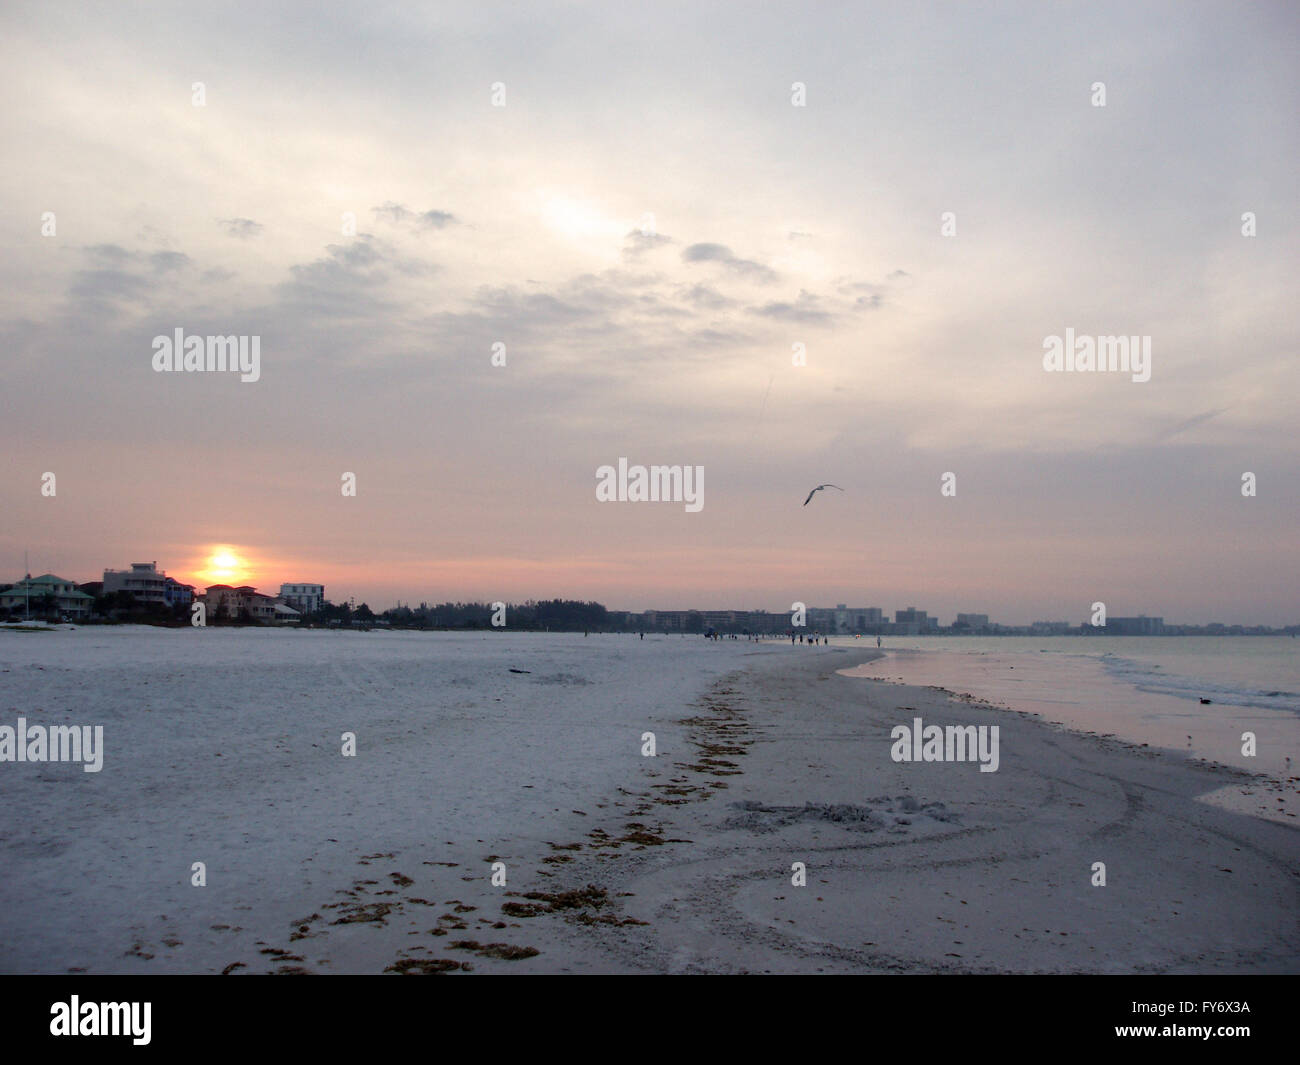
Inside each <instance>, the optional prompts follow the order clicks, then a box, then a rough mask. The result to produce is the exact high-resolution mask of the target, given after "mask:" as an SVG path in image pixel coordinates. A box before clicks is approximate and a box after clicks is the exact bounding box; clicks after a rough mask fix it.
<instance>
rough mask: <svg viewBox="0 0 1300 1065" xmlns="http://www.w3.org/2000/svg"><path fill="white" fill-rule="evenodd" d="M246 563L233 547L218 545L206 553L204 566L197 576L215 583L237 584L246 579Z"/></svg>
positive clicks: (247, 569) (247, 571)
mask: <svg viewBox="0 0 1300 1065" xmlns="http://www.w3.org/2000/svg"><path fill="white" fill-rule="evenodd" d="M248 575H249V568H248V563H247V562H245V561H244V559H242V558H241V557H240V556H239V554H238V553H237V551H236V550H235V548H233V547H230V546H228V545H225V544H223V545H220V546H217V547H214V548H213V549H212V553H211V554H210V555H208V558H207V561H206V564H205V568H204V569H202V570H200V571H199V572H198V576H199V577H201V578H203V579H204V580H207V581H212V582H213V583H215V584H237V583H240V582H243V581H245V580H247V579H248Z"/></svg>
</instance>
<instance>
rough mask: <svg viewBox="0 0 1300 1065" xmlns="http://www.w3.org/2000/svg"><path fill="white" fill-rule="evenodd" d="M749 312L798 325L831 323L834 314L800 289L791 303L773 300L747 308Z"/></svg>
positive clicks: (810, 294) (811, 295) (833, 319)
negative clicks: (825, 309)
mask: <svg viewBox="0 0 1300 1065" xmlns="http://www.w3.org/2000/svg"><path fill="white" fill-rule="evenodd" d="M749 311H750V313H751V314H757V315H761V316H762V317H764V318H775V319H778V320H780V321H783V322H798V323H799V324H800V325H833V324H834V322H835V316H834V315H833V314H831V313H830V312H828V311H824V310H822V308H821V307H820V306H818V300H817V297H816V296H814V295H813V294H812V293H811V292H807V291H801V292H800V293H799V298H798V299H797V300H795V301H794V302H793V303H790V302H785V301H780V300H774V301H771V302H768V303H764V304H762V305H761V306H758V307H751V308H749Z"/></svg>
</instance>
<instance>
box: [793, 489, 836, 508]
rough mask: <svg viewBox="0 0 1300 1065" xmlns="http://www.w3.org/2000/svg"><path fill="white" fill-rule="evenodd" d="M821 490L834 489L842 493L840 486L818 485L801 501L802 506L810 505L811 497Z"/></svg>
mask: <svg viewBox="0 0 1300 1065" xmlns="http://www.w3.org/2000/svg"><path fill="white" fill-rule="evenodd" d="M823 488H834V489H836V490H838V491H840V492H843V491H844V489H843V488H840V486H839V485H837V484H819V485H818V486H817V487H816V488H814V489H813V490H812V491H811V492H809V493H808V498H807V499H805V500H804V501H803V505H804V506H805V507H806V506H807V505H808V504H809V503H811V502H812V497H813V496H815V495H816V494H817V493H818V492H820V491H821V490H822V489H823Z"/></svg>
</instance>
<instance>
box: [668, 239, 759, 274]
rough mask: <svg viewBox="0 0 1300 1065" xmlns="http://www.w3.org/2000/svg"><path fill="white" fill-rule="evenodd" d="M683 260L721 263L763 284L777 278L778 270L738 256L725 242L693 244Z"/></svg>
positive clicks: (684, 252)
mask: <svg viewBox="0 0 1300 1065" xmlns="http://www.w3.org/2000/svg"><path fill="white" fill-rule="evenodd" d="M682 261H683V262H687V263H719V264H720V265H722V266H725V267H726V268H727V269H728V270H730V271H732V272H733V273H735V274H738V275H739V276H741V277H744V278H747V279H748V280H751V281H758V282H760V283H763V284H767V283H769V282H772V281H775V280H777V274H776V271H774V270H772V269H770V268H769V267H766V266H764V265H763V264H762V263H758V262H755V261H754V260H753V259H741V258H738V257H737V256H736V254H735V253H734V252H732V250H731V249H730V248H728V247H727V246H726V245H725V244H708V243H705V244H692V245H691V246H690V247H689V248H686V249H685V250H684V251H683V252H682Z"/></svg>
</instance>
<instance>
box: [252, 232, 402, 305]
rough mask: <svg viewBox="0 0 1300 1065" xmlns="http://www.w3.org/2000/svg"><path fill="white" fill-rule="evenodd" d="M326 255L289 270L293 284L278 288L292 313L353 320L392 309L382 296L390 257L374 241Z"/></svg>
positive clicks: (337, 247)
mask: <svg viewBox="0 0 1300 1065" xmlns="http://www.w3.org/2000/svg"><path fill="white" fill-rule="evenodd" d="M325 251H326V254H325V255H324V256H323V257H322V258H319V259H315V260H313V261H312V262H310V263H299V264H297V265H294V266H291V267H290V268H289V280H288V281H285V282H283V283H282V284H280V285H279V286H277V289H276V291H277V294H278V295H279V297H280V299H281V300H282V301H283V302H284V303H286V304H288V305H289V306H290V307H291V308H292V309H294V310H296V311H299V312H303V313H307V314H313V315H318V316H321V317H335V318H338V317H342V318H353V317H357V316H363V315H367V314H379V313H382V312H384V311H387V310H389V309H390V308H391V305H390V304H389V302H388V301H387V300H385V299H383V298H382V297H381V296H380V295H379V292H380V290H381V288H382V286H383V284H384V282H385V281H387V280H388V277H389V274H388V270H387V269H386V267H387V266H389V265H390V262H389V257H388V256H387V255H386V254H385V253H384V251H382V250H381V249H380V248H378V247H376V246H375V245H374V244H373V243H372V242H371V241H370V240H368V239H365V238H362V237H358V238H357V239H356V240H354V241H352V242H351V243H348V244H331V245H329V246H328V247H327V248H326V249H325Z"/></svg>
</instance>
